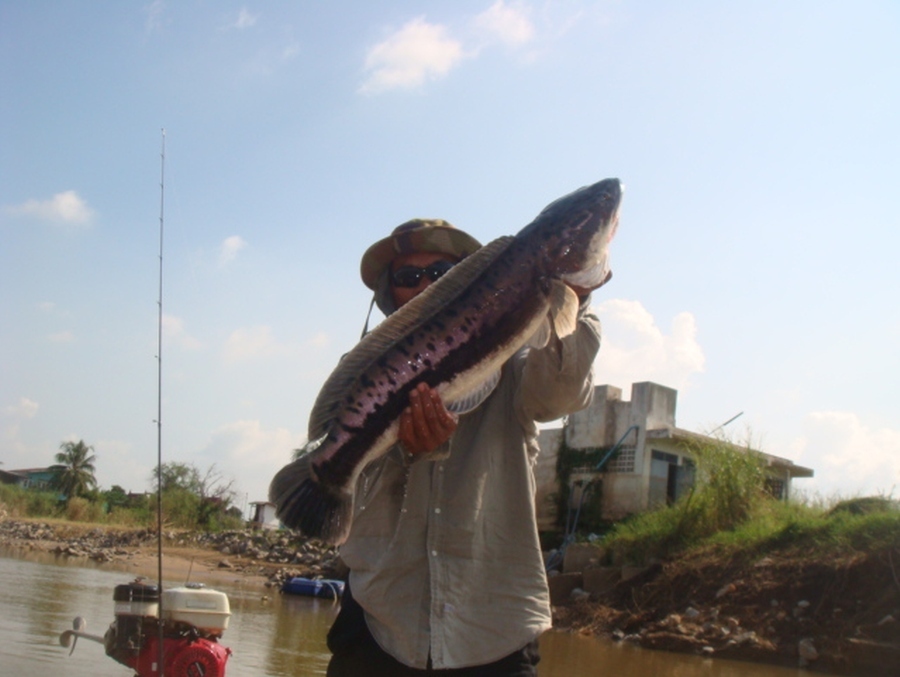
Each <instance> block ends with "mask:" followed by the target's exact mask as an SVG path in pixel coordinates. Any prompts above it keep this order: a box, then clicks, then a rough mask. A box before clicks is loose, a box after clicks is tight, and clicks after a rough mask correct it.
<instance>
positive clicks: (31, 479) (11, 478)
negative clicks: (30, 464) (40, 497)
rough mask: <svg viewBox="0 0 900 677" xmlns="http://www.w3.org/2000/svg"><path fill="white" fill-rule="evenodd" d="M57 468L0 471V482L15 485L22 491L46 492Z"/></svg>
mask: <svg viewBox="0 0 900 677" xmlns="http://www.w3.org/2000/svg"><path fill="white" fill-rule="evenodd" d="M56 471H57V468H56V467H53V466H51V467H49V468H24V469H22V470H0V482H3V484H15V485H17V486H20V487H22V488H24V489H37V490H39V491H46V490H48V489H50V484H51V483H52V481H53V477H54V475H56Z"/></svg>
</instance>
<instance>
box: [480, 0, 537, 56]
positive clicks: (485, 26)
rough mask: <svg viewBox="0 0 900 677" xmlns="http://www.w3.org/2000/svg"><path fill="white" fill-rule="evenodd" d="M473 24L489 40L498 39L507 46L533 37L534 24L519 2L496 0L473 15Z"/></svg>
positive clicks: (528, 40)
mask: <svg viewBox="0 0 900 677" xmlns="http://www.w3.org/2000/svg"><path fill="white" fill-rule="evenodd" d="M475 26H476V28H477V29H478V30H479V31H480V32H481V33H483V34H485V35H486V36H487V37H488V39H489V40H499V41H500V42H502V43H504V44H506V45H509V46H513V47H515V46H520V45H524V44H526V43H528V42H530V41H531V40H532V39H533V38H534V25H533V24H532V23H531V19H530V18H529V17H528V11H527V8H525V7H524V6H522V5H521V4H519V3H513V4H509V5H508V4H506V3H505V2H504V1H503V0H497V2H495V3H494V4H493V5H491V6H490V7H489V8H488V9H486V10H485V11H484V12H482V13H481V14H479V15H478V16H476V17H475Z"/></svg>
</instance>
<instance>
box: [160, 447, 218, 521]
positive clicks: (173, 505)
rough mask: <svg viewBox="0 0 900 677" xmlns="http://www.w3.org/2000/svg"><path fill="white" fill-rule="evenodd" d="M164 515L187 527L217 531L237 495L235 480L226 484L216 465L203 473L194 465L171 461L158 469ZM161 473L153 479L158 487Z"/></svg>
mask: <svg viewBox="0 0 900 677" xmlns="http://www.w3.org/2000/svg"><path fill="white" fill-rule="evenodd" d="M158 468H159V469H160V473H159V474H160V484H161V487H162V500H163V513H164V514H165V515H167V519H170V520H172V522H173V523H179V524H180V526H185V527H202V528H213V527H215V526H216V525H217V524H218V523H219V522H220V521H221V517H223V516H225V515H226V514H227V511H228V508H229V506H230V504H231V502H232V501H233V500H234V497H235V492H234V489H233V488H232V487H233V485H234V480H225V479H224V478H223V476H222V474H221V473H220V472H219V471H218V470H216V466H215V464H213V465H211V466H210V467H209V468H208V469H207V470H206V472H204V473H201V472H200V471H199V470H198V469H197V467H196V466H195V465H193V464H191V463H179V462H177V461H170V462H168V463H163V464H162V466H158ZM156 477H157V469H154V471H153V475H152V476H151V478H150V481H151V484H152V485H153V486H154V487H155V486H156Z"/></svg>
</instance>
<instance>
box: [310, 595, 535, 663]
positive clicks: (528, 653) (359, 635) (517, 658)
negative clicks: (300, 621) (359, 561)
mask: <svg viewBox="0 0 900 677" xmlns="http://www.w3.org/2000/svg"><path fill="white" fill-rule="evenodd" d="M328 648H329V649H331V653H332V654H333V655H332V657H331V662H330V663H329V664H328V672H327V673H326V675H327V677H418V676H419V675H446V677H535V676H536V675H537V667H536V666H537V664H538V661H539V660H540V655H539V654H538V643H537V640H535V641H533V642H530V643H528V644H527V645H525V646H524V647H523V648H522V649H520V650H519V651H516V652H514V653H511V654H510V655H509V656H506V657H505V658H501V659H500V660H499V661H496V662H494V663H489V664H487V665H477V666H473V667H469V668H456V669H452V670H435V669H433V668H431V667H430V666H429V667H428V668H426V669H425V670H419V669H417V668H411V667H408V666H406V665H404V664H403V663H401V662H399V661H398V660H397V659H395V658H394V657H393V656H391V655H390V654H388V653H387V652H385V651H384V650H383V649H382V648H381V647H380V646H378V643H377V642H376V641H375V638H373V637H372V633H370V632H369V627H368V626H367V625H366V620H365V616H364V614H363V610H362V607H361V606H359V604H358V603H357V602H356V600H354V599H353V596H352V595H351V594H350V586H349V585H348V586H347V587H346V588H345V589H344V595H343V598H342V599H341V611H340V613H338V616H337V618H336V619H335V621H334V625H333V626H332V627H331V630H330V631H329V632H328Z"/></svg>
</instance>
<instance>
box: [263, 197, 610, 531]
mask: <svg viewBox="0 0 900 677" xmlns="http://www.w3.org/2000/svg"><path fill="white" fill-rule="evenodd" d="M621 198H622V187H621V184H620V183H619V181H618V179H606V180H604V181H600V182H598V183H595V184H593V185H590V186H585V187H584V188H581V189H579V190H577V191H575V192H573V193H570V194H569V195H566V196H564V197H562V198H560V199H558V200H556V201H555V202H552V203H551V204H549V205H548V206H547V207H545V208H544V210H543V211H541V213H540V214H538V216H537V217H536V218H535V220H534V221H532V222H531V223H530V224H529V225H527V226H526V227H525V228H523V229H522V230H521V231H520V232H519V234H518V235H516V236H514V237H513V236H505V237H500V238H498V239H496V240H494V241H493V242H490V243H489V244H487V245H485V246H484V247H482V248H481V249H480V250H478V251H477V252H475V253H474V254H472V255H471V256H468V257H467V258H465V259H464V260H463V261H461V262H460V263H458V264H457V265H456V266H454V267H453V268H452V269H451V270H450V271H449V272H448V273H447V274H446V275H444V276H443V277H441V278H440V279H438V280H437V281H436V282H434V283H433V284H431V285H429V286H428V287H427V288H426V289H425V291H423V292H422V293H421V294H419V295H418V296H416V297H415V298H414V299H412V300H411V301H410V302H409V303H407V304H406V305H404V306H403V307H402V308H400V309H399V310H398V311H397V312H395V313H393V314H392V315H391V316H390V317H388V318H387V319H386V320H385V321H384V322H382V323H381V324H380V325H378V327H376V328H375V329H374V330H373V331H372V332H371V333H369V334H367V335H366V336H365V337H364V338H363V339H362V340H361V341H360V342H359V343H358V344H357V345H356V346H355V347H354V348H353V349H352V350H351V351H350V352H349V353H347V354H346V355H345V356H344V357H343V358H342V359H341V361H340V363H339V364H338V365H337V367H336V368H335V370H334V371H333V372H332V374H331V376H330V377H329V378H328V380H327V381H326V382H325V385H324V386H323V387H322V390H321V391H320V392H319V395H318V398H317V399H316V403H315V405H314V406H313V410H312V413H311V414H310V420H309V436H308V439H309V442H308V443H307V444H306V446H305V447H304V448H303V450H302V451H301V454H300V456H299V457H298V458H297V460H295V461H293V462H291V463H290V464H288V465H287V466H285V467H284V468H282V469H281V470H280V471H279V472H278V473H277V474H276V475H275V478H274V479H273V480H272V484H271V486H270V488H269V497H270V500H271V501H272V502H273V503H275V504H276V506H277V508H276V514H277V515H278V517H279V519H281V521H282V522H283V523H284V524H285V525H286V526H288V527H291V528H294V529H298V530H300V531H301V532H303V533H304V534H306V535H307V536H311V537H317V538H321V539H323V540H325V541H328V542H331V543H335V544H340V543H342V542H343V541H344V540H346V538H347V535H348V533H349V531H350V524H351V517H352V514H353V495H354V489H355V487H356V481H357V478H358V477H359V474H360V472H361V471H362V470H363V468H364V467H365V466H366V465H368V464H369V463H371V462H372V461H373V460H375V459H376V458H378V457H380V456H382V455H384V454H385V453H387V451H388V450H389V449H390V448H391V447H392V445H394V444H395V443H396V441H397V431H398V427H399V419H400V414H401V412H402V411H403V410H404V409H405V408H406V407H407V406H408V404H409V392H410V391H411V390H412V389H413V388H415V387H416V386H417V385H418V384H419V383H420V382H425V383H427V384H428V385H429V386H430V387H431V388H434V389H436V390H437V391H438V393H440V395H441V398H442V400H443V402H444V403H445V406H447V408H448V409H449V410H450V411H453V412H455V413H460V414H461V413H465V412H466V411H471V410H473V409H474V408H476V407H477V406H478V405H479V404H480V403H481V402H482V401H484V400H485V399H486V398H487V397H488V395H490V393H491V392H492V391H493V389H494V387H495V386H496V384H497V382H498V380H499V378H500V368H501V366H502V365H503V363H504V362H506V361H507V360H508V359H509V358H510V357H511V356H512V355H513V354H514V353H515V352H516V351H517V350H519V349H520V348H521V347H523V346H524V345H526V343H527V344H530V345H533V346H536V347H541V346H543V345H546V343H547V342H548V341H549V340H552V337H553V336H554V335H556V336H565V335H567V334H569V333H571V332H572V331H574V330H575V325H576V314H577V310H578V298H577V297H576V295H575V293H574V292H573V291H572V289H571V288H570V287H569V286H568V285H567V284H566V283H570V284H572V285H575V286H577V287H582V288H593V287H596V286H598V285H600V284H602V283H604V282H605V281H606V280H607V279H608V278H609V277H610V276H611V272H610V269H609V265H608V245H609V242H610V240H611V239H612V237H613V234H614V233H615V230H616V227H617V225H618V212H619V204H620V202H621Z"/></svg>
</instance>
